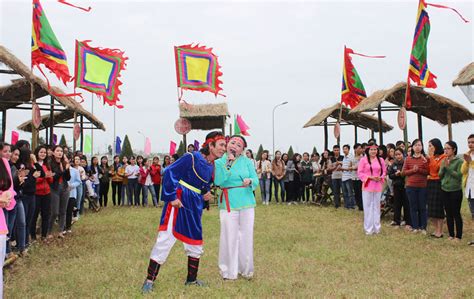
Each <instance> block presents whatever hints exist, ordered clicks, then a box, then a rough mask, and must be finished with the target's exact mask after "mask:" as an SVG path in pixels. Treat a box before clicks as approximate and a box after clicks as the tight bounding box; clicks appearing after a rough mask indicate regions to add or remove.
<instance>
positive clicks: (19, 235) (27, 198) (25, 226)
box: [15, 195, 36, 251]
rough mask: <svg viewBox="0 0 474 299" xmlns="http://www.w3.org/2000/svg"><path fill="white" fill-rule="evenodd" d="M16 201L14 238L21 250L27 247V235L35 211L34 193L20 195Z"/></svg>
mask: <svg viewBox="0 0 474 299" xmlns="http://www.w3.org/2000/svg"><path fill="white" fill-rule="evenodd" d="M18 198H19V200H18V202H17V207H18V208H17V216H16V223H15V224H16V240H17V243H18V245H17V247H18V250H19V251H23V250H25V249H26V247H28V245H29V244H28V243H29V242H28V241H29V235H30V229H29V227H30V226H31V223H32V220H33V215H34V213H35V204H36V203H35V196H34V195H20V196H19V197H18Z"/></svg>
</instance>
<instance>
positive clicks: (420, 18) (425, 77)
mask: <svg viewBox="0 0 474 299" xmlns="http://www.w3.org/2000/svg"><path fill="white" fill-rule="evenodd" d="M428 5H429V6H434V7H437V8H447V9H451V10H452V11H454V12H455V13H456V14H458V16H459V17H460V18H461V19H462V20H463V21H464V22H466V23H467V22H469V21H468V20H466V19H465V18H464V17H463V16H462V15H461V14H460V13H459V12H458V11H457V10H455V9H454V8H451V7H448V6H444V5H439V4H432V3H427V2H425V0H419V2H418V12H417V15H416V27H415V35H414V37H413V43H412V46H411V54H410V66H409V68H408V77H407V87H406V91H405V106H406V107H407V108H410V107H411V104H412V103H411V96H410V79H411V80H412V81H413V82H415V83H416V85H417V86H420V87H426V88H436V87H437V85H436V82H435V79H436V75H435V74H433V73H432V72H431V71H430V69H429V68H428V59H427V56H428V55H427V53H428V49H427V44H428V37H429V35H430V27H431V26H430V17H429V16H428V12H427V10H426V8H427V7H428Z"/></svg>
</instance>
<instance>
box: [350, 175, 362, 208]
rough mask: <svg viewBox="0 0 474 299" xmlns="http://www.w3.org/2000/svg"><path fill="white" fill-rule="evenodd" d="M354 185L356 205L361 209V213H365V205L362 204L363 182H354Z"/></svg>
mask: <svg viewBox="0 0 474 299" xmlns="http://www.w3.org/2000/svg"><path fill="white" fill-rule="evenodd" d="M352 185H353V186H354V197H355V201H356V205H357V207H358V208H359V211H363V210H364V205H363V203H362V181H361V180H352Z"/></svg>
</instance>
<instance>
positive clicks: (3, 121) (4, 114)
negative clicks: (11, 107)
mask: <svg viewBox="0 0 474 299" xmlns="http://www.w3.org/2000/svg"><path fill="white" fill-rule="evenodd" d="M6 129H7V110H2V138H1V141H3V142H5V140H6V139H5V134H6Z"/></svg>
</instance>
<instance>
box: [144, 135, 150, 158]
mask: <svg viewBox="0 0 474 299" xmlns="http://www.w3.org/2000/svg"><path fill="white" fill-rule="evenodd" d="M143 152H144V153H145V155H147V156H148V155H149V154H150V153H151V141H150V138H148V137H147V138H145V149H144V150H143Z"/></svg>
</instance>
